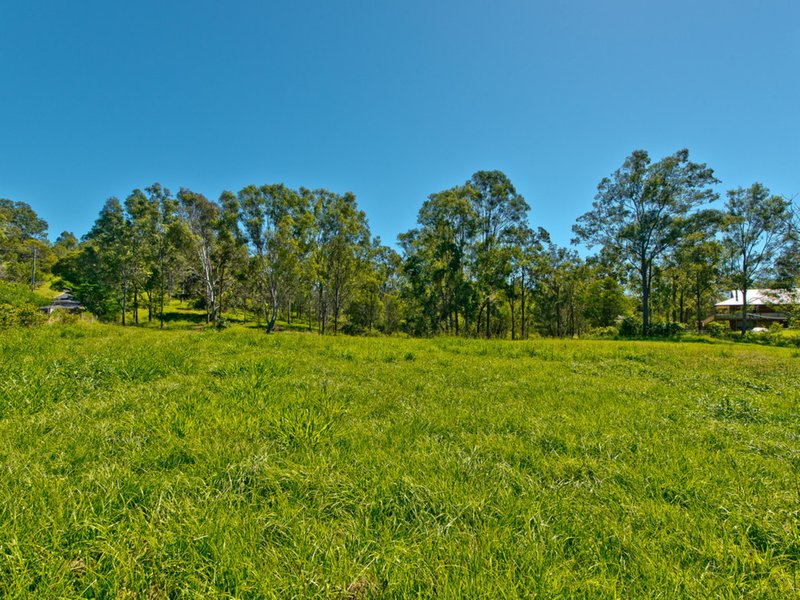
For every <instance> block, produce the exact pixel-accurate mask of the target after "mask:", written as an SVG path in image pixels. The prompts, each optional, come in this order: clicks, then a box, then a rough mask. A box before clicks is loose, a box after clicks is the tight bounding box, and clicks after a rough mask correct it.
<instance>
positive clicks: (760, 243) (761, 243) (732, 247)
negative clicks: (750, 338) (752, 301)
mask: <svg viewBox="0 0 800 600" xmlns="http://www.w3.org/2000/svg"><path fill="white" fill-rule="evenodd" d="M725 208H726V211H727V214H726V222H725V226H724V230H723V244H724V245H725V247H726V249H727V250H728V252H729V255H730V257H731V262H732V264H731V267H732V277H731V278H732V281H733V283H734V284H735V285H736V287H737V288H738V289H740V290H741V291H742V333H744V332H745V331H747V292H748V290H749V289H750V288H752V286H753V284H754V282H755V280H756V278H757V277H759V276H763V275H764V270H765V269H766V268H767V267H769V266H770V262H771V261H772V259H773V258H774V257H775V255H776V253H778V252H779V251H780V250H781V248H783V247H784V246H785V245H786V244H787V243H788V241H789V239H790V238H789V236H790V235H791V205H790V203H789V202H788V201H787V200H786V199H784V198H782V197H780V196H775V195H772V194H770V191H769V189H767V188H766V187H764V186H763V185H762V184H760V183H754V184H753V185H751V186H750V187H749V188H747V189H745V188H741V187H740V188H736V189H734V190H729V191H728V199H727V201H726V203H725Z"/></svg>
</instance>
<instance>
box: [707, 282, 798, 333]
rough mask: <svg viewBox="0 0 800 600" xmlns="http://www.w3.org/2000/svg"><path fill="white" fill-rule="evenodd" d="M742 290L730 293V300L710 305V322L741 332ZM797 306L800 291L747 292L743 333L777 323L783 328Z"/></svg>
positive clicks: (764, 290)
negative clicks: (726, 323) (728, 325)
mask: <svg viewBox="0 0 800 600" xmlns="http://www.w3.org/2000/svg"><path fill="white" fill-rule="evenodd" d="M743 298H744V296H743V294H742V290H734V291H733V292H731V293H730V297H729V298H728V299H727V300H723V301H722V302H717V303H716V304H715V305H714V318H713V320H714V321H723V322H724V321H727V322H728V323H730V327H731V329H733V330H740V329H741V328H742V305H743V303H744V301H743ZM797 306H800V288H798V289H795V290H767V289H754V290H747V324H746V326H747V329H752V328H754V327H769V326H770V325H772V324H773V323H780V324H781V325H783V326H784V327H786V324H787V322H788V320H789V311H790V309H791V308H792V307H797Z"/></svg>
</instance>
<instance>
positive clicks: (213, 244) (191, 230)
mask: <svg viewBox="0 0 800 600" xmlns="http://www.w3.org/2000/svg"><path fill="white" fill-rule="evenodd" d="M178 215H179V218H180V220H181V224H182V226H183V227H182V235H181V236H180V238H181V245H182V247H183V249H184V250H185V251H186V253H187V254H188V255H189V256H190V257H191V258H192V264H193V269H194V271H195V273H196V274H197V275H198V276H199V277H200V279H201V281H202V283H203V289H204V296H205V306H206V322H207V323H210V322H211V321H212V320H213V321H214V323H215V324H216V323H217V319H218V318H219V310H218V307H219V301H220V299H219V296H218V281H219V273H218V268H219V264H218V261H217V260H216V256H215V252H216V251H217V241H218V235H219V229H220V227H219V221H220V215H221V211H220V207H219V205H217V204H216V203H215V202H212V201H211V200H209V199H208V198H206V197H205V196H203V195H202V194H198V193H196V192H193V191H191V190H189V189H186V188H181V190H180V191H179V192H178Z"/></svg>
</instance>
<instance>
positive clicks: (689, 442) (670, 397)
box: [0, 325, 800, 598]
mask: <svg viewBox="0 0 800 600" xmlns="http://www.w3.org/2000/svg"><path fill="white" fill-rule="evenodd" d="M0 356H1V357H2V361H1V362H0V596H11V597H15V596H16V597H21V596H25V597H28V596H32V597H42V598H54V597H81V596H83V597H122V598H125V597H130V598H133V597H156V598H157V597H208V596H222V597H331V598H368V597H405V596H424V597H430V596H436V597H531V596H539V597H552V596H588V597H598V596H599V597H615V596H626V597H630V596H635V597H719V596H731V597H740V596H745V595H752V596H757V597H776V598H785V597H790V596H794V595H796V594H797V592H798V589H797V586H798V583H797V577H796V569H797V565H798V560H799V559H800V535H798V523H800V521H799V517H800V513H799V512H798V507H799V506H800V497H799V496H800V484H799V483H798V471H799V470H800V442H799V440H800V412H798V400H800V396H799V395H798V394H799V393H800V392H798V389H799V388H800V375H799V374H800V359H799V358H798V356H797V355H796V354H792V352H791V351H789V350H785V349H781V348H768V347H756V346H739V345H703V344H672V343H664V342H661V343H647V342H614V341H588V342H587V341H584V342H580V341H552V340H537V341H530V342H524V343H520V342H517V343H510V342H497V341H492V342H482V341H471V340H458V339H436V340H400V339H361V338H344V337H339V338H330V337H328V338H324V337H318V336H313V335H303V334H295V333H288V332H287V333H282V334H278V335H271V336H268V335H265V334H264V333H262V332H258V331H252V330H243V329H236V328H233V329H230V330H226V331H223V332H212V331H155V330H149V329H136V330H128V329H122V328H119V327H110V326H99V325H96V326H86V325H75V326H50V327H42V328H39V329H36V330H26V331H19V330H17V331H15V330H9V331H4V332H0Z"/></svg>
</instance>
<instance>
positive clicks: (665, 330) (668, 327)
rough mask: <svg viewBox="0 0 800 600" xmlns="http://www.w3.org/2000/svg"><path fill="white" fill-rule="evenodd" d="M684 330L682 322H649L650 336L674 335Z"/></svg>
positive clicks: (684, 326)
mask: <svg viewBox="0 0 800 600" xmlns="http://www.w3.org/2000/svg"><path fill="white" fill-rule="evenodd" d="M685 331H686V325H684V324H683V323H651V324H650V332H649V333H650V336H651V337H675V336H676V335H680V334H682V333H683V332H685Z"/></svg>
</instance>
